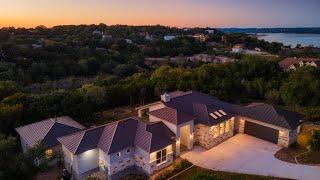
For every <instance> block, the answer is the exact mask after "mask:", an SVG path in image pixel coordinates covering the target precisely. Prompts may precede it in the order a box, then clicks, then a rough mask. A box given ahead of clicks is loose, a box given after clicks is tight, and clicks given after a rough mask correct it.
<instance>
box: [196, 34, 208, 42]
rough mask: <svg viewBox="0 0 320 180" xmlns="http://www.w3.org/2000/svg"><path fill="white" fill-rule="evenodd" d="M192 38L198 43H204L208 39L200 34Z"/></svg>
mask: <svg viewBox="0 0 320 180" xmlns="http://www.w3.org/2000/svg"><path fill="white" fill-rule="evenodd" d="M192 37H193V38H194V39H196V40H198V41H200V42H205V41H206V40H207V39H208V38H209V37H208V36H207V35H205V34H202V33H197V34H194V35H193V36H192Z"/></svg>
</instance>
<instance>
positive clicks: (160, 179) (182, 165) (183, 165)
mask: <svg viewBox="0 0 320 180" xmlns="http://www.w3.org/2000/svg"><path fill="white" fill-rule="evenodd" d="M190 166H192V163H191V162H189V161H187V160H185V159H183V160H181V161H180V162H179V163H177V164H174V165H173V168H172V169H168V170H163V171H162V172H161V173H160V174H159V175H158V176H157V177H156V178H155V179H156V180H164V179H168V178H170V177H172V176H174V175H175V174H177V173H179V172H181V171H183V170H185V169H187V168H188V167H190Z"/></svg>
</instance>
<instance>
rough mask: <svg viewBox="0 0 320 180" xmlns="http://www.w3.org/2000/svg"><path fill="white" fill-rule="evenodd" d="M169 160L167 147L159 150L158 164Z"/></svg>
mask: <svg viewBox="0 0 320 180" xmlns="http://www.w3.org/2000/svg"><path fill="white" fill-rule="evenodd" d="M165 161H167V149H162V150H160V151H158V152H157V164H161V163H163V162H165Z"/></svg>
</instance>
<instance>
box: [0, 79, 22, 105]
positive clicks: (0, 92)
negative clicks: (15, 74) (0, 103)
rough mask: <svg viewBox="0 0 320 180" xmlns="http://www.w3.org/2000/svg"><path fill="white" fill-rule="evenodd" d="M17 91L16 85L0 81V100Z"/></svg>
mask: <svg viewBox="0 0 320 180" xmlns="http://www.w3.org/2000/svg"><path fill="white" fill-rule="evenodd" d="M17 91H18V87H17V84H16V83H15V82H12V81H0V100H2V99H3V98H5V97H7V96H10V95H12V94H14V93H16V92H17Z"/></svg>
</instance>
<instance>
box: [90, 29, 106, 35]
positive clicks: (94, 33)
mask: <svg viewBox="0 0 320 180" xmlns="http://www.w3.org/2000/svg"><path fill="white" fill-rule="evenodd" d="M92 34H93V35H98V36H102V35H103V32H101V31H100V30H98V29H96V30H94V31H93V32H92Z"/></svg>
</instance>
